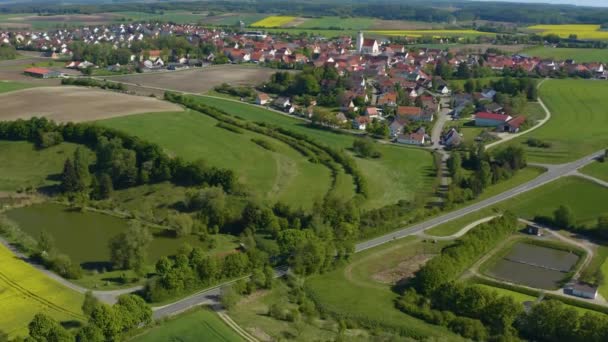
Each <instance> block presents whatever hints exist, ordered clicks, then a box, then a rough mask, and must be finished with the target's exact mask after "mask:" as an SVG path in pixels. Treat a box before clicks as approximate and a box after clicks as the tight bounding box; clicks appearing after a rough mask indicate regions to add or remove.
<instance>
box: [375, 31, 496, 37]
mask: <svg viewBox="0 0 608 342" xmlns="http://www.w3.org/2000/svg"><path fill="white" fill-rule="evenodd" d="M368 32H369V33H370V34H376V35H380V36H389V37H390V36H407V37H424V36H433V37H461V38H474V37H479V36H488V37H493V36H494V35H495V34H494V33H489V32H480V31H475V30H370V31H368Z"/></svg>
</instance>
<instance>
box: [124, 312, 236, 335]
mask: <svg viewBox="0 0 608 342" xmlns="http://www.w3.org/2000/svg"><path fill="white" fill-rule="evenodd" d="M130 341H132V342H167V341H180V342H198V341H218V342H233V341H234V342H240V341H243V339H242V338H241V337H240V336H239V335H238V334H237V333H236V332H235V331H234V330H232V329H231V328H230V327H229V326H228V325H226V324H225V323H224V322H223V321H222V320H221V318H219V317H218V315H217V314H216V313H214V312H213V311H211V310H209V309H206V308H202V309H194V310H192V311H189V312H186V313H184V314H181V315H179V316H176V317H174V318H171V319H170V320H168V321H164V322H162V323H161V324H159V325H157V326H155V327H153V328H150V329H147V330H146V331H145V332H143V333H142V334H140V335H137V336H135V337H134V338H133V339H131V340H130Z"/></svg>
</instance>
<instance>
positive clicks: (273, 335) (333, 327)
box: [229, 281, 368, 342]
mask: <svg viewBox="0 0 608 342" xmlns="http://www.w3.org/2000/svg"><path fill="white" fill-rule="evenodd" d="M288 292H289V288H288V287H287V285H286V284H285V283H284V282H283V281H277V282H275V284H274V286H273V288H272V290H261V291H257V292H255V293H253V294H251V295H249V296H247V297H244V298H243V299H241V301H240V302H239V303H238V304H237V305H235V307H234V308H232V309H230V312H229V314H230V317H231V318H232V319H233V320H234V321H235V322H236V323H237V324H238V325H239V326H240V327H241V328H243V329H245V330H246V331H247V332H248V333H249V334H251V335H252V336H254V337H256V338H258V339H259V340H260V341H268V340H271V339H272V340H280V339H289V340H295V341H302V342H304V341H328V340H332V339H334V338H335V337H336V336H337V335H338V325H337V323H336V322H335V321H333V320H331V319H327V320H321V319H315V320H313V321H310V322H307V321H306V320H303V321H302V322H301V323H300V325H299V326H298V329H300V330H301V331H298V329H296V327H295V325H294V324H293V323H290V322H287V321H283V320H277V319H275V318H272V317H270V316H269V315H268V309H269V308H270V306H271V305H273V304H280V305H283V306H284V307H285V308H287V309H296V308H297V305H295V304H292V303H289V302H288V301H287V298H288V296H289V294H288ZM346 336H347V337H348V340H349V341H353V340H354V341H365V340H366V338H368V336H367V334H365V333H364V331H362V330H348V331H347V332H346Z"/></svg>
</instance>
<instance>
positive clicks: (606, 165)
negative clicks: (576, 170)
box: [580, 161, 608, 182]
mask: <svg viewBox="0 0 608 342" xmlns="http://www.w3.org/2000/svg"><path fill="white" fill-rule="evenodd" d="M580 171H581V172H582V173H584V174H587V175H589V176H592V177H595V178H597V179H601V180H603V181H606V182H608V162H599V161H598V162H594V163H591V164H589V165H587V166H585V167H584V168H582V169H581V170H580Z"/></svg>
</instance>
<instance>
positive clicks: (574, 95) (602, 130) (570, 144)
mask: <svg viewBox="0 0 608 342" xmlns="http://www.w3.org/2000/svg"><path fill="white" fill-rule="evenodd" d="M607 92H608V83H607V82H597V81H589V80H573V79H567V80H553V79H552V80H547V81H545V82H544V83H543V84H542V86H541V88H540V95H541V97H542V99H543V101H544V102H545V104H546V105H547V107H548V108H549V110H550V111H551V119H550V120H549V121H548V122H547V123H545V124H544V125H543V126H542V127H540V128H538V129H537V130H535V131H533V132H530V133H529V134H526V135H524V136H522V137H519V138H516V139H513V140H512V141H511V142H509V144H516V145H520V146H522V145H523V146H524V148H525V149H526V152H527V155H528V160H529V161H534V162H540V163H552V164H557V163H565V162H569V161H573V160H576V159H578V158H581V157H583V156H585V155H588V154H590V153H593V152H596V151H599V150H601V149H603V148H606V147H607V146H608V115H606V108H607V107H608V97H606V96H605V95H606V93H607ZM528 138H537V139H540V140H542V141H545V142H548V143H550V144H551V147H550V148H535V147H534V148H533V147H528V146H527V145H524V144H523V143H524V142H525V141H526V140H527V139H528Z"/></svg>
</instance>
